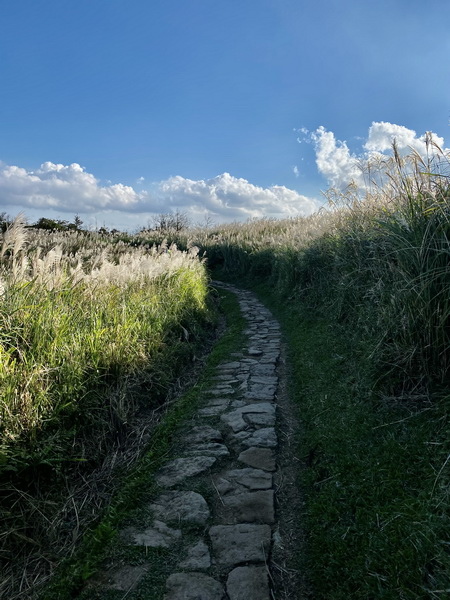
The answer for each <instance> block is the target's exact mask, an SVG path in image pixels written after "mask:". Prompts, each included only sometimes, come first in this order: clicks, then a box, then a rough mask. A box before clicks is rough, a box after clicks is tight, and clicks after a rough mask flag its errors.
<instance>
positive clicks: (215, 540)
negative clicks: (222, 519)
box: [209, 523, 271, 567]
mask: <svg viewBox="0 0 450 600" xmlns="http://www.w3.org/2000/svg"><path fill="white" fill-rule="evenodd" d="M209 535H210V538H211V542H212V548H213V555H214V557H215V559H216V561H217V562H218V563H219V565H221V566H225V567H232V566H234V565H239V564H241V563H246V562H249V561H250V562H258V561H260V562H263V561H264V560H265V559H266V558H267V556H268V552H269V547H270V535H271V532H270V527H269V525H255V524H253V523H242V524H240V525H215V526H214V527H211V528H210V530H209Z"/></svg>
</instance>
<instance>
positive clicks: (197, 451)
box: [185, 442, 230, 456]
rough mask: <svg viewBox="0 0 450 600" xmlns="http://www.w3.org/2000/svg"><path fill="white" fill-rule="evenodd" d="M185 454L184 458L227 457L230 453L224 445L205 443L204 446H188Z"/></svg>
mask: <svg viewBox="0 0 450 600" xmlns="http://www.w3.org/2000/svg"><path fill="white" fill-rule="evenodd" d="M185 454H186V456H229V455H230V451H229V450H228V448H227V447H226V446H225V445H224V444H218V443H217V442H206V443H205V444H194V445H193V446H189V449H188V450H187V451H186V452H185Z"/></svg>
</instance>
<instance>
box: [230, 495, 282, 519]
mask: <svg viewBox="0 0 450 600" xmlns="http://www.w3.org/2000/svg"><path fill="white" fill-rule="evenodd" d="M223 504H224V507H225V513H226V516H225V522H227V523H273V522H274V521H275V513H274V506H273V490H263V491H257V492H245V493H243V494H236V495H227V496H224V498H223Z"/></svg>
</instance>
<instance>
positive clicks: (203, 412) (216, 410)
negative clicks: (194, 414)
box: [198, 400, 230, 417]
mask: <svg viewBox="0 0 450 600" xmlns="http://www.w3.org/2000/svg"><path fill="white" fill-rule="evenodd" d="M229 403H230V402H229V400H222V401H221V402H220V404H219V403H217V404H212V405H209V406H205V408H201V409H200V410H199V411H198V414H199V415H200V416H201V417H217V415H220V414H222V413H223V412H224V411H225V410H227V408H228V405H229Z"/></svg>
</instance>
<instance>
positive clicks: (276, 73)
mask: <svg viewBox="0 0 450 600" xmlns="http://www.w3.org/2000/svg"><path fill="white" fill-rule="evenodd" d="M0 28H1V29H0V33H1V34H0V82H1V85H0V212H1V211H3V210H5V211H6V212H8V213H10V214H16V213H17V212H19V211H20V210H24V211H25V213H26V214H27V215H28V217H29V219H30V220H31V221H32V220H33V219H36V218H38V217H39V216H50V217H59V218H63V219H69V220H70V219H72V218H73V215H74V214H75V213H79V214H80V215H81V216H82V218H84V220H85V222H86V223H90V224H97V225H99V226H100V225H107V226H115V227H122V228H128V229H133V228H136V227H139V226H142V225H145V224H147V223H148V222H149V220H151V217H152V214H155V213H160V212H167V211H168V210H171V209H175V208H179V209H180V210H186V211H187V212H189V213H190V214H191V215H192V218H193V220H196V221H201V220H202V219H203V218H204V217H205V216H206V215H208V216H209V217H210V218H212V219H213V220H214V221H216V222H223V221H233V220H243V219H247V218H250V217H260V216H268V217H283V216H290V215H296V214H307V213H309V212H311V211H312V210H314V209H315V208H316V207H317V206H318V205H319V204H320V203H321V202H322V201H323V200H322V198H321V194H320V190H322V189H326V188H327V187H328V186H329V185H330V184H334V185H344V180H345V177H347V176H349V175H351V174H352V172H353V171H352V164H353V163H354V160H355V159H356V158H359V157H360V156H364V155H365V154H367V152H368V151H370V149H371V151H377V152H378V151H381V152H388V150H386V149H384V150H382V148H385V146H386V140H388V141H390V140H391V139H392V137H396V138H397V139H400V141H401V144H403V145H404V147H405V148H406V147H407V145H413V146H415V147H417V148H420V147H421V140H420V138H421V136H423V134H424V133H425V132H426V131H432V132H434V133H435V134H436V139H437V140H438V141H439V143H441V144H443V145H445V138H446V137H447V138H448V123H449V116H450V94H449V92H450V63H449V60H448V58H449V56H450V34H449V31H450V3H449V2H447V1H445V0H428V2H427V3H423V2H422V1H421V2H418V1H416V0H377V2H375V1H370V2H369V1H364V0H336V1H335V0H316V1H315V2H311V0H308V1H304V0H226V1H225V0H127V1H125V0H45V1H43V2H36V0H3V2H2V3H1V4H0ZM373 123H375V126H373V125H372V124H373ZM352 161H353V163H352Z"/></svg>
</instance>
